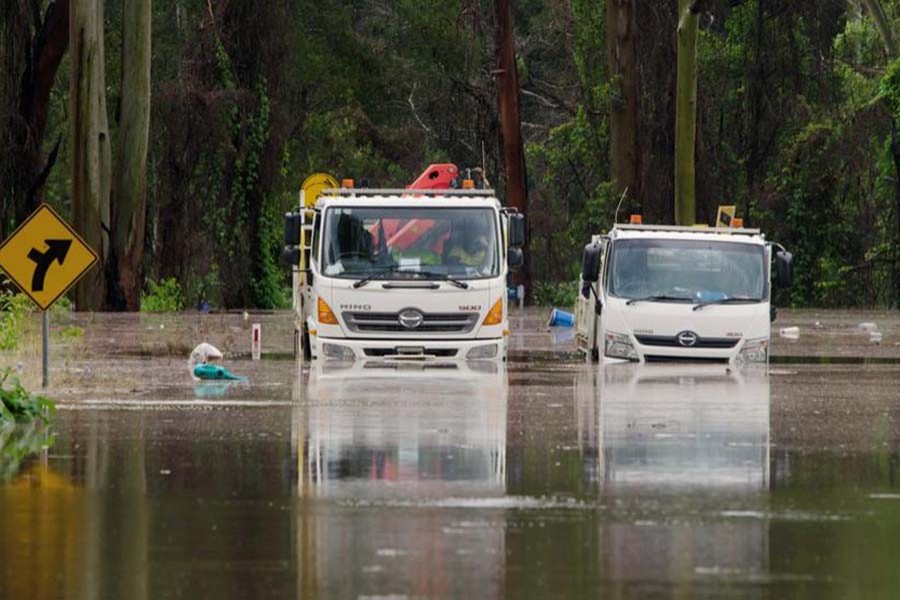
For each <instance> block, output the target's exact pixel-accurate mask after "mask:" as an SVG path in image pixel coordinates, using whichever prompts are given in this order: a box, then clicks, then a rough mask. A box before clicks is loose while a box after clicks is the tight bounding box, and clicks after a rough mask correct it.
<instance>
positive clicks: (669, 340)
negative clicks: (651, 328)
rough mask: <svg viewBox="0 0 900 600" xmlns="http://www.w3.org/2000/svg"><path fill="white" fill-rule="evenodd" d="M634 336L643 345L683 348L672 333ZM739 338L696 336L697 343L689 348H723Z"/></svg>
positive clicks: (733, 344)
mask: <svg viewBox="0 0 900 600" xmlns="http://www.w3.org/2000/svg"><path fill="white" fill-rule="evenodd" d="M634 338H635V339H636V340H637V341H638V343H639V344H641V345H643V346H656V347H660V348H684V347H685V346H682V345H681V344H679V343H678V339H677V338H676V337H675V336H674V335H671V336H669V335H636V336H634ZM739 341H740V340H739V339H736V338H697V343H696V344H694V345H693V346H689V347H690V348H702V349H705V350H710V349H719V350H725V349H728V348H734V347H735V346H737V343H738V342H739Z"/></svg>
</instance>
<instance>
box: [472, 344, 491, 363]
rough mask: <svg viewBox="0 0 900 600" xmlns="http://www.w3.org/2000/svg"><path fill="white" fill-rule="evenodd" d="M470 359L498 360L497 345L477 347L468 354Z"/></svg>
mask: <svg viewBox="0 0 900 600" xmlns="http://www.w3.org/2000/svg"><path fill="white" fill-rule="evenodd" d="M466 358H468V359H470V360H471V359H478V358H497V344H489V345H487V346H475V347H474V348H472V349H471V350H469V351H468V352H467V353H466Z"/></svg>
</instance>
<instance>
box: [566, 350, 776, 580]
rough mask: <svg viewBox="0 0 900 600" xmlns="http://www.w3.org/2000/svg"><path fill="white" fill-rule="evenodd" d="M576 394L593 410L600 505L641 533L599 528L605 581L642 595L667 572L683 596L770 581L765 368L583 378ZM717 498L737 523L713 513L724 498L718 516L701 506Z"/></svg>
mask: <svg viewBox="0 0 900 600" xmlns="http://www.w3.org/2000/svg"><path fill="white" fill-rule="evenodd" d="M576 389H577V393H578V395H579V400H580V402H579V405H580V406H584V407H595V409H596V411H597V418H596V422H597V425H596V427H597V434H596V441H595V443H596V447H597V460H596V463H597V465H598V468H597V471H598V473H597V475H598V486H599V494H600V498H601V502H603V504H605V505H609V506H616V507H617V510H618V511H621V512H624V514H627V515H630V516H629V517H628V518H630V519H636V520H637V521H638V523H639V524H638V525H635V524H634V523H632V522H630V521H629V520H627V519H626V520H625V521H624V522H622V521H620V520H617V519H610V521H609V522H607V523H605V524H604V525H602V526H601V528H600V542H599V543H600V545H601V547H604V548H608V549H609V551H608V552H606V553H605V554H604V557H603V559H602V560H603V563H604V566H603V569H604V571H605V577H606V578H607V579H609V580H613V581H618V582H622V584H623V585H625V586H629V585H634V586H637V585H639V582H643V583H645V584H646V583H647V578H648V574H653V573H668V575H669V577H677V578H678V586H679V588H680V589H681V590H682V592H683V593H684V595H686V596H688V597H721V596H722V594H723V588H722V587H721V586H722V585H723V583H724V582H723V580H721V579H719V577H722V576H729V577H734V578H737V579H739V580H743V579H744V578H753V577H756V576H758V574H759V573H766V572H767V571H768V565H769V527H770V524H769V522H768V521H767V520H766V519H765V518H763V517H764V515H765V514H766V513H767V512H768V510H769V497H768V486H769V464H770V461H769V436H770V434H769V431H770V423H769V397H770V391H769V378H768V374H767V372H766V368H765V367H754V368H745V369H728V370H726V367H724V366H721V365H719V366H717V365H674V364H651V365H625V366H621V367H615V368H602V369H586V370H584V371H583V372H582V373H581V375H580V376H579V378H578V379H577V380H576ZM717 496H718V497H720V496H724V497H726V498H731V499H733V500H734V502H733V504H731V505H732V506H733V507H734V514H733V515H732V514H730V513H728V512H727V511H726V512H720V510H721V505H722V504H721V500H719V501H718V502H716V501H715V500H711V501H710V502H709V504H708V506H712V507H718V508H714V509H713V510H712V512H707V511H706V509H704V508H703V507H704V506H707V504H705V503H704V502H703V500H702V499H704V498H713V497H717ZM686 498H700V500H699V501H697V500H694V501H691V500H686ZM726 504H728V503H726ZM686 507H690V508H689V509H687V510H688V512H687V513H685V512H684V511H685V508H686ZM673 557H677V559H676V558H673ZM649 577H653V576H652V575H649ZM626 589H627V587H626ZM707 592H711V593H707ZM726 595H727V594H726Z"/></svg>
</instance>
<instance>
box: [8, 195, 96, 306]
mask: <svg viewBox="0 0 900 600" xmlns="http://www.w3.org/2000/svg"><path fill="white" fill-rule="evenodd" d="M98 260H99V259H98V257H97V253H96V252H94V251H93V250H92V249H91V247H90V246H88V245H87V244H86V243H85V242H84V240H82V239H81V238H80V237H79V236H78V234H77V233H75V230H73V229H72V228H71V227H69V225H68V223H66V222H65V221H64V220H63V219H62V217H60V216H59V215H58V214H56V211H54V210H53V209H52V208H50V207H49V206H47V205H46V204H41V205H40V206H39V207H38V209H37V210H36V211H34V213H32V215H31V216H30V217H28V219H26V220H25V222H24V223H22V225H21V226H19V228H18V229H16V230H15V231H14V232H13V234H12V235H11V236H9V237H8V238H7V239H6V241H4V242H3V245H0V269H3V271H4V272H5V273H6V275H7V277H9V278H10V279H11V280H12V281H13V283H15V284H16V285H17V286H19V289H21V290H22V291H23V292H25V294H26V295H27V296H28V297H29V298H31V299H32V300H34V303H35V304H37V305H38V306H39V307H40V308H41V310H47V309H48V308H50V306H51V305H52V304H53V303H54V302H56V301H57V300H58V299H59V297H60V296H62V295H63V294H65V293H66V290H68V289H69V288H70V287H72V285H74V284H75V282H76V281H78V280H79V279H80V278H81V276H82V275H84V274H85V273H87V271H88V269H90V268H91V267H92V266H94V264H95V263H96V262H97V261H98Z"/></svg>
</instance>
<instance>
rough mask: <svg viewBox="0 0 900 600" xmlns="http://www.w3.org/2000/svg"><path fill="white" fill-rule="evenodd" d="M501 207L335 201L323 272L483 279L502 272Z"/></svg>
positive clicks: (325, 239)
mask: <svg viewBox="0 0 900 600" xmlns="http://www.w3.org/2000/svg"><path fill="white" fill-rule="evenodd" d="M499 249H500V245H499V243H498V235H497V222H496V211H494V210H491V209H489V208H391V207H333V208H329V209H328V210H327V211H326V216H325V230H324V235H323V239H322V273H323V274H324V275H325V276H327V277H340V278H346V279H356V278H359V277H366V276H369V275H372V274H376V273H385V277H386V278H388V277H389V278H391V279H402V278H407V277H408V278H418V279H422V278H425V279H427V278H447V277H452V278H454V279H482V278H487V277H496V276H498V275H499V274H500V251H499Z"/></svg>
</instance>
